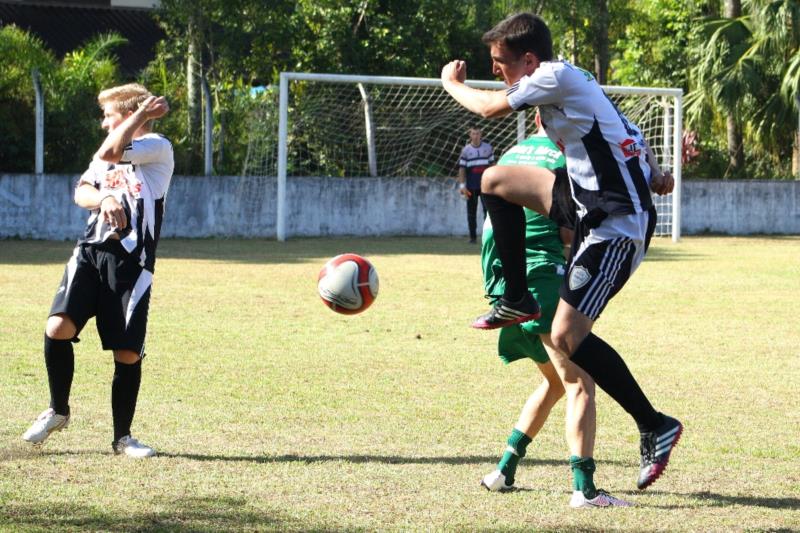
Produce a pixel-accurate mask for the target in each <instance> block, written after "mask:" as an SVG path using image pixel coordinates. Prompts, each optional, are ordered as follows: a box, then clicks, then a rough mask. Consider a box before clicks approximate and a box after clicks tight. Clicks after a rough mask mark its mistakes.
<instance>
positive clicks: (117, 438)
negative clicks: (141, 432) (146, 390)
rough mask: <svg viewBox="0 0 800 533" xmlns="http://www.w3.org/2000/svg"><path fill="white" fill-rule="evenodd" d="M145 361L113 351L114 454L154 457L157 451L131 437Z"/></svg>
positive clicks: (135, 354) (126, 351) (112, 407)
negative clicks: (143, 362)
mask: <svg viewBox="0 0 800 533" xmlns="http://www.w3.org/2000/svg"><path fill="white" fill-rule="evenodd" d="M141 382H142V359H141V357H140V356H139V353H138V352H134V351H131V350H114V378H113V379H112V381H111V413H112V418H113V420H114V441H113V443H112V447H113V448H114V453H116V454H125V455H128V456H130V457H137V458H138V457H151V456H153V455H155V450H153V449H152V448H151V447H149V446H146V445H144V444H142V443H140V442H139V441H138V440H136V439H135V438H133V437H132V436H131V424H133V415H134V413H135V412H136V402H137V399H138V397H139V387H140V385H141Z"/></svg>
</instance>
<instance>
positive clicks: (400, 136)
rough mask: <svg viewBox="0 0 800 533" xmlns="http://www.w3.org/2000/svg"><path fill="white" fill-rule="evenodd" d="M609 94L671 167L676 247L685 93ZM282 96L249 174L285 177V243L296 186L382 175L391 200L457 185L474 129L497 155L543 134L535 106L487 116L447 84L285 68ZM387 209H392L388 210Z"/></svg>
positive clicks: (281, 224) (624, 90)
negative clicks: (424, 186)
mask: <svg viewBox="0 0 800 533" xmlns="http://www.w3.org/2000/svg"><path fill="white" fill-rule="evenodd" d="M467 84H468V85H470V86H472V87H476V88H481V89H501V88H503V87H504V85H503V83H502V82H499V81H474V80H469V81H467ZM604 90H605V92H606V93H607V94H608V96H609V97H610V98H611V99H612V100H613V101H614V103H615V104H616V105H617V106H618V107H619V109H620V110H621V111H622V112H623V113H625V115H626V116H627V117H628V118H629V119H630V120H632V121H633V122H634V123H636V124H637V125H638V126H639V127H640V128H641V129H642V131H643V133H644V134H645V136H646V138H647V140H648V142H649V143H650V146H651V148H652V149H653V152H654V153H655V155H656V157H657V158H658V159H659V163H660V164H661V166H662V168H664V169H671V170H672V174H673V176H674V177H675V182H676V184H675V191H674V192H673V193H672V194H670V195H667V196H663V197H659V196H656V197H654V200H655V203H656V208H657V210H658V224H657V227H656V233H657V235H671V236H672V239H673V240H674V241H677V240H678V239H679V237H680V208H681V202H680V190H681V158H680V155H681V136H682V131H681V120H682V108H681V99H682V91H681V90H680V89H664V88H641V87H604ZM275 96H276V97H277V100H278V102H277V104H278V105H277V113H276V109H275V107H274V106H272V105H270V106H268V109H266V110H265V111H264V116H266V117H267V118H266V119H264V120H263V121H262V124H263V129H262V130H261V133H260V134H259V135H255V136H253V137H251V145H250V149H249V150H248V157H247V161H248V163H246V165H245V169H244V175H245V176H277V194H276V196H277V206H276V235H277V238H278V240H281V241H282V240H285V239H286V238H287V236H288V233H289V232H287V228H288V225H287V220H288V219H289V217H290V216H295V213H293V212H290V210H291V209H292V207H291V206H293V205H296V202H292V201H291V198H289V197H288V194H289V191H290V190H291V188H290V187H289V186H288V184H289V183H292V180H300V179H308V178H310V177H317V178H326V177H329V178H370V177H371V178H379V179H380V180H382V181H381V183H382V184H384V185H385V187H384V189H386V193H387V194H385V195H383V200H386V199H387V198H389V196H390V195H391V194H395V193H397V192H398V191H403V190H409V189H408V188H406V189H402V187H401V188H399V189H398V187H400V186H401V185H403V182H404V181H408V180H414V181H415V183H418V182H423V183H426V182H427V183H428V184H429V185H433V184H439V185H442V184H443V183H444V184H446V183H448V180H452V179H453V176H455V175H456V174H457V170H458V168H457V162H458V155H459V153H460V151H461V148H462V147H463V146H464V144H465V143H466V142H467V130H468V128H469V127H471V126H476V127H479V128H481V130H482V132H483V137H484V139H486V140H487V141H489V142H490V143H491V144H492V145H493V147H494V149H495V155H496V156H497V157H498V158H499V156H500V155H501V154H502V153H503V152H505V151H506V150H507V149H509V148H511V147H512V146H513V145H514V144H516V143H517V142H519V141H520V140H522V139H524V138H525V137H527V136H529V135H531V134H533V133H534V130H535V124H534V110H528V111H527V112H525V113H514V114H512V115H510V116H508V117H505V118H503V119H491V120H488V119H481V118H480V117H478V116H477V115H474V114H472V113H470V112H469V111H467V110H465V109H464V108H463V107H461V106H460V105H459V104H458V103H457V102H455V100H453V99H452V98H451V97H450V96H449V95H448V94H447V93H446V92H445V91H444V89H443V88H442V84H441V81H440V80H438V79H430V78H401V77H386V76H353V75H342V74H311V73H295V72H284V73H281V75H280V85H279V91H278V94H277V95H275ZM273 101H274V99H273ZM276 114H277V123H278V126H277V131H275V126H274V124H275V122H276V120H275V118H276V116H275V115H276ZM276 146H277V150H276V149H275V147H276ZM273 165H274V167H273ZM406 185H407V184H406ZM450 185H452V183H450ZM247 189H248V192H246V193H245V196H252V197H255V196H257V195H254V191H253V190H252V187H251V185H250V184H248V187H247ZM400 194H402V192H401V193H400ZM377 200H378V201H381V200H380V198H378V199H377ZM254 201H255V200H254ZM244 208H245V210H246V206H244ZM386 209H390V207H389V205H388V204H387V206H386ZM323 216H324V215H323ZM327 216H331V217H332V216H333V213H328V214H327Z"/></svg>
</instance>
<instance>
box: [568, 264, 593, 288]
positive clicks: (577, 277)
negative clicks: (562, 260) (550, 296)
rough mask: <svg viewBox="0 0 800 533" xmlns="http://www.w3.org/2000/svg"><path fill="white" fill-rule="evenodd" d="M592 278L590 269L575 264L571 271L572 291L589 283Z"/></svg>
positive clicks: (570, 282) (570, 285)
mask: <svg viewBox="0 0 800 533" xmlns="http://www.w3.org/2000/svg"><path fill="white" fill-rule="evenodd" d="M590 279H592V275H591V274H589V271H588V270H586V268H584V267H582V266H580V265H579V266H574V267H572V270H571V271H570V273H569V288H570V290H572V291H576V290H578V289H580V288H581V287H583V286H584V285H586V284H587V283H589V280H590Z"/></svg>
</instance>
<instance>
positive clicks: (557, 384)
mask: <svg viewBox="0 0 800 533" xmlns="http://www.w3.org/2000/svg"><path fill="white" fill-rule="evenodd" d="M545 383H546V384H547V395H548V396H549V397H552V398H554V399H556V400H558V399H559V398H561V397H562V396H564V384H563V383H562V382H561V378H560V377H558V375H556V376H555V378H554V379H553V378H551V377H549V376H548V377H547V379H546V380H545Z"/></svg>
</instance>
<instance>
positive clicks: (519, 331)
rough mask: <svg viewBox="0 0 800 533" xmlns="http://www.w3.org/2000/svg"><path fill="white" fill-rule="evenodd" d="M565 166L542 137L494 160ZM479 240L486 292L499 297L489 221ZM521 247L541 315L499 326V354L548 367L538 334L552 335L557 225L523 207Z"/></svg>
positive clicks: (560, 255) (501, 285)
mask: <svg viewBox="0 0 800 533" xmlns="http://www.w3.org/2000/svg"><path fill="white" fill-rule="evenodd" d="M564 164H565V163H564V156H563V155H562V154H561V152H560V151H559V150H558V148H556V146H555V145H554V144H553V143H552V142H551V141H550V139H548V138H547V137H540V136H533V137H529V138H528V139H525V141H523V142H522V143H520V144H518V145H516V146H515V147H513V148H512V149H510V150H509V151H508V152H506V153H505V154H504V155H503V157H502V158H500V161H498V165H507V166H508V165H533V166H537V167H542V168H547V169H550V170H553V169H555V168H558V167H560V166H563V165H564ZM482 241H483V245H482V248H481V266H482V267H483V278H484V287H485V290H486V294H488V295H489V296H491V297H500V296H502V295H503V290H504V289H505V279H504V278H503V269H502V264H501V263H500V259H499V258H498V257H497V248H496V247H495V242H494V235H493V232H492V225H491V222H490V219H488V218H487V219H486V222H485V224H484V227H483V238H482ZM525 248H526V250H525V255H526V258H527V279H528V289H529V290H530V291H531V293H532V294H533V295H534V297H535V298H536V300H537V301H538V302H539V305H540V307H541V309H542V316H541V317H539V318H538V319H536V320H531V321H529V322H525V323H523V324H516V325H513V326H508V327H505V328H502V329H501V330H500V335H499V337H498V343H497V352H498V355H499V356H500V358H501V359H502V360H503V361H504V362H506V363H510V362H512V361H516V360H518V359H524V358H530V359H533V360H534V361H536V362H537V363H546V362H547V361H548V357H547V352H546V351H545V349H544V346H543V345H542V341H541V339H540V338H539V334H540V333H549V332H550V327H551V324H552V321H553V316H554V315H555V312H556V307H557V306H558V289H559V287H560V286H561V283H562V280H563V277H564V271H565V264H566V261H565V259H564V251H563V250H564V247H563V244H562V243H561V238H560V236H559V231H558V226H557V225H556V224H554V223H553V222H551V221H550V219H548V218H546V217H543V216H541V215H539V214H538V213H535V212H534V211H531V210H530V209H525Z"/></svg>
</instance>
